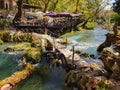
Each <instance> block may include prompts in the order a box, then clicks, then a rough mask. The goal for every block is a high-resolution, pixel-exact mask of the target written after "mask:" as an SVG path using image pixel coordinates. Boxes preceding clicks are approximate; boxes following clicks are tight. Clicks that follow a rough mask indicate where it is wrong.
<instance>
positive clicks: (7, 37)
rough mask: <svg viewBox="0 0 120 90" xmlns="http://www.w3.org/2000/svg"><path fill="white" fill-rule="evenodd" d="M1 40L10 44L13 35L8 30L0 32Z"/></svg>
mask: <svg viewBox="0 0 120 90" xmlns="http://www.w3.org/2000/svg"><path fill="white" fill-rule="evenodd" d="M0 38H1V40H3V41H4V42H9V41H11V35H10V33H9V32H8V31H7V30H0Z"/></svg>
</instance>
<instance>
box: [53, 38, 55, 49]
mask: <svg viewBox="0 0 120 90" xmlns="http://www.w3.org/2000/svg"><path fill="white" fill-rule="evenodd" d="M53 51H55V37H53Z"/></svg>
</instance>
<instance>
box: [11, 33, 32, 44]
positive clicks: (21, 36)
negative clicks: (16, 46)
mask: <svg viewBox="0 0 120 90" xmlns="http://www.w3.org/2000/svg"><path fill="white" fill-rule="evenodd" d="M12 39H13V41H14V42H31V41H32V38H31V34H29V33H23V32H21V31H19V32H14V34H13V36H12Z"/></svg>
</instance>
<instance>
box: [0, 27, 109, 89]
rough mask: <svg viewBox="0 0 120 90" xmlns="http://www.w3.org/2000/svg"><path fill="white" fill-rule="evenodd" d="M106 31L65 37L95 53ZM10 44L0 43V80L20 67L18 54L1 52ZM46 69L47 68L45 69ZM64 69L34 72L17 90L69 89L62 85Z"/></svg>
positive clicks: (98, 30) (91, 31) (77, 47)
mask: <svg viewBox="0 0 120 90" xmlns="http://www.w3.org/2000/svg"><path fill="white" fill-rule="evenodd" d="M107 32H108V31H107V30H105V29H102V28H96V29H95V30H88V31H80V32H77V33H75V34H74V35H68V36H67V37H68V38H69V39H71V40H73V43H72V45H77V46H76V47H75V48H76V49H82V50H85V51H86V52H88V53H90V54H95V53H96V48H97V46H98V45H99V44H100V43H102V42H103V41H104V40H105V34H106V33H107ZM9 45H12V44H5V45H0V80H2V79H4V78H6V77H8V76H10V75H11V74H12V73H14V72H15V71H19V70H21V69H22V66H21V65H20V63H19V60H20V57H21V55H20V54H16V55H14V54H11V55H8V54H3V53H2V51H3V50H4V48H6V47H7V46H9ZM46 71H47V70H46ZM65 74H66V73H65V71H64V70H63V69H62V68H61V67H55V68H51V69H50V70H49V71H48V72H46V73H44V74H41V73H38V72H36V73H34V74H32V75H31V76H30V77H28V78H27V79H25V80H23V81H21V82H20V83H19V84H18V86H17V87H18V88H17V90H71V89H69V88H67V87H66V86H65V85H64V78H65Z"/></svg>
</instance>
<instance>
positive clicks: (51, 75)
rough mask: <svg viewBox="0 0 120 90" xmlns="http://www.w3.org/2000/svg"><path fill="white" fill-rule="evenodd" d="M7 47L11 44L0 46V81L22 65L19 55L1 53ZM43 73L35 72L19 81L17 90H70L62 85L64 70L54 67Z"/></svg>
mask: <svg viewBox="0 0 120 90" xmlns="http://www.w3.org/2000/svg"><path fill="white" fill-rule="evenodd" d="M9 45H13V44H5V45H0V80H3V79H5V78H6V77H9V76H11V75H12V74H13V73H14V72H16V71H19V70H21V69H22V65H21V64H20V58H21V56H22V55H21V54H16V55H15V54H4V53H2V51H3V50H4V49H5V48H6V47H7V46H9ZM45 71H46V72H45V73H43V74H40V73H37V72H36V73H34V74H32V75H31V76H30V77H28V78H27V79H25V80H23V81H21V82H20V83H19V84H18V86H17V90H71V89H69V88H67V87H66V86H65V85H64V78H65V74H66V72H65V70H64V69H62V68H61V67H54V68H51V69H49V70H45Z"/></svg>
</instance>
